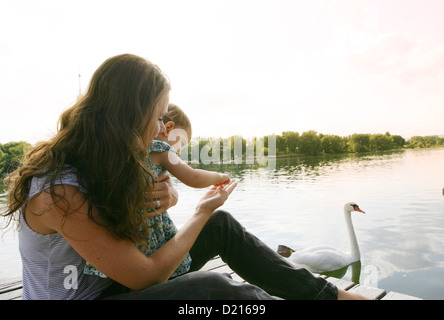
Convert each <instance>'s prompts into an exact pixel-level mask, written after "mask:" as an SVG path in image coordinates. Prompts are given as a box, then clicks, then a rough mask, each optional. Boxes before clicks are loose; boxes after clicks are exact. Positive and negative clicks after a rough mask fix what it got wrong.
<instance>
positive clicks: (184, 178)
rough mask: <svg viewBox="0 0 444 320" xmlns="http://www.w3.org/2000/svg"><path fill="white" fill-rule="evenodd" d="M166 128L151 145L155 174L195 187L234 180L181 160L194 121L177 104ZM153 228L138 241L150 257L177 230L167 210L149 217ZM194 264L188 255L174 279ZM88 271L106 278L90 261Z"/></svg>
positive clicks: (170, 110)
mask: <svg viewBox="0 0 444 320" xmlns="http://www.w3.org/2000/svg"><path fill="white" fill-rule="evenodd" d="M163 123H164V125H165V130H161V132H160V133H159V135H158V136H157V137H156V139H157V140H154V141H153V143H152V144H151V146H150V149H149V152H148V156H147V158H146V161H147V163H148V164H149V166H150V168H151V170H152V171H153V173H154V175H156V176H158V175H160V174H161V173H163V172H165V171H169V172H170V173H171V174H172V175H173V176H175V177H176V178H177V179H178V180H179V181H181V182H182V183H184V184H186V185H188V186H190V187H193V188H206V187H209V186H212V185H223V184H225V183H228V182H229V181H230V178H229V176H228V175H226V174H222V173H218V172H213V171H206V170H201V169H193V168H192V167H190V166H189V165H188V164H186V163H185V162H184V161H182V159H180V157H179V156H180V150H181V149H182V148H183V147H185V146H186V145H188V143H189V141H190V140H191V122H190V120H189V118H188V117H187V115H186V114H185V113H184V112H183V111H182V109H180V108H179V107H178V106H177V105H175V104H170V105H169V106H168V112H167V113H166V114H165V115H164V117H163ZM149 226H150V228H151V230H150V235H149V238H148V239H147V241H146V243H144V244H142V243H136V246H137V247H138V248H139V250H141V251H142V252H143V253H144V254H145V255H146V256H149V255H150V254H152V253H153V252H154V251H156V250H157V249H159V248H160V247H161V246H163V245H164V244H165V243H167V242H168V241H169V240H170V239H171V238H172V237H174V235H175V234H176V233H177V228H176V226H175V225H174V223H173V221H172V220H171V219H170V217H169V215H168V212H167V211H164V212H163V213H162V214H159V215H157V216H155V217H152V218H149ZM190 265H191V256H190V255H189V254H188V255H187V256H186V258H185V259H184V260H183V261H182V263H181V264H180V265H179V267H178V268H177V269H176V270H175V271H174V273H173V274H172V275H171V278H173V277H176V276H178V275H181V274H183V273H186V272H188V270H189V269H190ZM84 273H86V274H94V275H98V276H101V277H106V276H105V275H104V274H103V273H101V272H100V271H98V270H97V269H95V268H94V267H93V266H92V265H91V264H89V263H88V262H87V263H86V265H85V269H84Z"/></svg>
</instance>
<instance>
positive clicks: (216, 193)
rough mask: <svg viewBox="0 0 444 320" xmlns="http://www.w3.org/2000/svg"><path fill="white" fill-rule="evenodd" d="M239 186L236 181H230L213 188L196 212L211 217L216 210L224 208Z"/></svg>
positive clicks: (199, 204) (201, 200)
mask: <svg viewBox="0 0 444 320" xmlns="http://www.w3.org/2000/svg"><path fill="white" fill-rule="evenodd" d="M236 186H237V181H236V180H230V181H229V182H228V183H226V184H223V185H219V186H212V187H211V188H210V190H208V192H207V193H206V194H205V195H204V196H203V197H202V198H201V199H200V201H199V203H198V205H197V208H196V212H203V213H206V214H209V215H211V214H212V213H213V212H214V210H216V209H217V208H219V207H220V206H222V205H223V204H224V203H225V201H226V200H227V199H228V196H229V195H230V194H231V192H233V190H234V188H236Z"/></svg>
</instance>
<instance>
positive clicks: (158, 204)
mask: <svg viewBox="0 0 444 320" xmlns="http://www.w3.org/2000/svg"><path fill="white" fill-rule="evenodd" d="M159 208H160V201H159V200H156V209H159Z"/></svg>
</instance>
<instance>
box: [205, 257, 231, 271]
mask: <svg viewBox="0 0 444 320" xmlns="http://www.w3.org/2000/svg"><path fill="white" fill-rule="evenodd" d="M224 265H227V264H226V263H225V262H223V261H222V259H221V258H214V259H211V260H210V261H208V262H207V263H206V264H205V265H204V266H203V267H202V268H201V269H200V270H204V271H208V270H213V269H216V268H219V267H221V266H224Z"/></svg>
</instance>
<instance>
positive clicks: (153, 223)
mask: <svg viewBox="0 0 444 320" xmlns="http://www.w3.org/2000/svg"><path fill="white" fill-rule="evenodd" d="M170 150H171V151H174V152H176V150H174V148H173V147H172V146H170V145H169V144H168V143H166V142H164V141H159V140H154V141H153V143H152V144H151V147H150V150H149V153H148V156H147V162H148V163H149V165H150V167H151V169H152V171H153V172H154V173H155V174H156V175H159V174H161V173H162V172H165V168H163V167H161V166H157V165H155V164H153V163H152V162H151V160H150V155H151V153H153V152H164V151H170ZM148 225H149V226H150V233H149V236H148V239H147V241H146V244H139V243H136V246H137V248H138V249H139V250H140V251H142V252H143V253H144V254H145V255H146V256H149V255H150V254H152V253H153V252H154V251H156V250H157V249H159V248H160V247H162V246H163V245H164V244H165V243H167V242H168V241H169V240H170V239H171V238H172V237H174V235H175V234H176V233H177V228H176V226H175V225H174V223H173V221H172V220H171V218H170V216H169V215H168V212H167V211H164V212H163V213H162V214H160V215H157V216H155V217H153V218H149V221H148ZM190 265H191V256H190V254H189V253H188V254H187V256H186V257H185V259H184V260H183V261H182V263H181V264H180V265H179V267H177V269H176V270H175V271H174V272H173V274H172V275H171V278H173V277H176V276H178V275H181V274H183V273H186V272H188V270H189V269H190ZM83 272H84V273H85V274H90V275H97V276H100V277H106V275H104V274H103V273H102V272H100V271H99V270H97V269H96V268H94V267H93V266H92V265H91V264H90V263H88V262H86V263H85V268H84V271H83Z"/></svg>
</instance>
